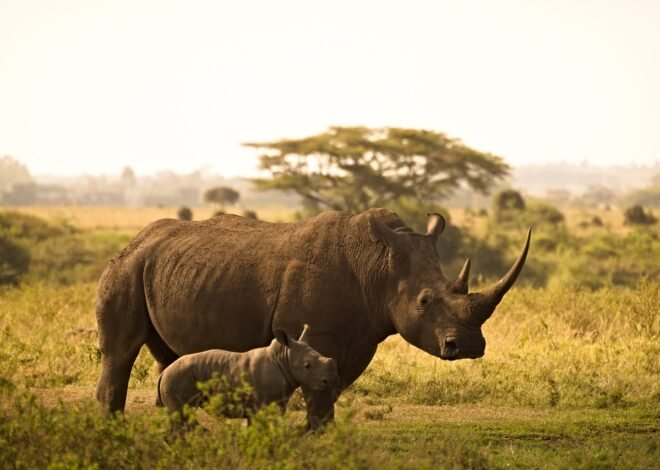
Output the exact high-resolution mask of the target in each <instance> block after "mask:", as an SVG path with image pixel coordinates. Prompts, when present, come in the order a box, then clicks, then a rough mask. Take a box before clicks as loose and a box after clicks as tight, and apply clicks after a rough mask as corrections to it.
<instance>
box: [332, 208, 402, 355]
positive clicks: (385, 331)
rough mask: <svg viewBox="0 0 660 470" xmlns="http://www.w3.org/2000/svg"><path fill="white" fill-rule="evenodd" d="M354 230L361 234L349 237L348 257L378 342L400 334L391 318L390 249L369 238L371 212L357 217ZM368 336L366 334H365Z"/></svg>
mask: <svg viewBox="0 0 660 470" xmlns="http://www.w3.org/2000/svg"><path fill="white" fill-rule="evenodd" d="M353 223H354V224H355V228H354V230H355V231H357V233H359V234H360V235H359V236H358V237H352V238H350V239H346V240H345V242H344V244H345V246H346V251H347V252H346V256H347V261H348V263H349V265H350V266H351V268H352V270H353V273H354V274H355V276H356V278H357V281H358V283H359V285H360V290H361V291H362V299H363V305H364V308H365V310H366V312H365V313H366V314H367V315H366V318H367V319H368V322H369V329H370V330H371V332H370V333H371V334H369V335H368V336H369V337H371V338H374V339H375V340H376V341H377V342H379V343H380V342H381V341H383V340H384V339H385V338H387V337H388V336H390V335H393V334H396V333H397V331H396V328H395V327H394V324H393V323H392V320H391V315H390V306H389V299H388V298H386V295H385V293H386V292H389V291H391V289H392V287H391V286H390V285H388V284H389V283H390V282H391V279H390V277H389V273H388V264H387V248H386V247H385V246H384V245H382V244H380V243H377V242H374V241H373V240H371V239H370V238H369V235H368V233H369V229H368V223H369V222H368V215H367V213H362V214H359V215H357V216H355V217H354V218H353ZM363 336H364V335H363Z"/></svg>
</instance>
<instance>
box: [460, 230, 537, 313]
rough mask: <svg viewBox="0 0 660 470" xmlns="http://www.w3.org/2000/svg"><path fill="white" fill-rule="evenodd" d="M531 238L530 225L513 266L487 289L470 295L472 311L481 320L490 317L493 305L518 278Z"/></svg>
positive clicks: (495, 304)
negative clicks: (523, 244)
mask: <svg viewBox="0 0 660 470" xmlns="http://www.w3.org/2000/svg"><path fill="white" fill-rule="evenodd" d="M531 238H532V227H530V228H529V230H528V231H527V239H526V240H525V246H524V247H523V249H522V252H521V253H520V255H519V256H518V259H517V260H516V262H515V263H513V266H511V268H509V271H508V272H507V273H506V274H505V275H504V276H503V277H502V279H500V280H499V281H498V282H497V283H496V284H495V285H493V286H491V287H489V288H488V289H486V290H484V291H482V292H480V293H478V294H474V296H473V297H472V295H471V297H472V298H473V303H472V311H473V313H474V315H475V316H477V317H479V320H481V321H482V322H484V321H486V320H487V319H488V317H490V315H491V314H492V313H493V311H494V310H495V307H497V304H499V303H500V301H501V300H502V297H504V294H506V293H507V292H508V291H509V289H511V287H512V286H513V284H514V282H516V279H518V275H519V274H520V271H522V268H523V266H524V265H525V260H526V259H527V252H528V251H529V242H530V240H531Z"/></svg>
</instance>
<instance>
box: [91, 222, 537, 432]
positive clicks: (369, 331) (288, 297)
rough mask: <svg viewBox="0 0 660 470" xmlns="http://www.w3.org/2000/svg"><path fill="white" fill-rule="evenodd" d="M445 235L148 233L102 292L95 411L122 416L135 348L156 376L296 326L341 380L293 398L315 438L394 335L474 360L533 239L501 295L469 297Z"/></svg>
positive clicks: (374, 231)
mask: <svg viewBox="0 0 660 470" xmlns="http://www.w3.org/2000/svg"><path fill="white" fill-rule="evenodd" d="M444 225H445V221H444V219H443V218H442V217H441V216H440V215H438V214H429V219H428V228H427V233H426V234H424V235H422V234H417V233H413V232H412V230H410V229H409V228H408V227H406V225H405V224H404V223H403V222H402V221H401V219H400V218H399V217H398V216H397V215H396V214H394V213H392V212H389V211H386V210H383V209H370V210H368V211H366V212H363V213H361V214H357V215H352V214H349V213H344V212H325V213H322V214H320V215H318V216H316V217H314V218H311V219H309V220H306V221H301V222H297V223H288V224H283V223H280V224H273V223H268V222H264V221H259V220H254V219H247V218H243V217H239V216H234V215H222V216H218V217H213V218H212V219H209V220H204V221H195V222H190V221H180V220H172V219H165V220H159V221H156V222H154V223H152V224H151V225H149V226H147V227H146V228H145V229H144V230H142V231H141V232H140V233H139V234H138V235H137V236H136V237H135V239H134V240H133V241H131V243H129V245H128V246H127V247H126V248H124V250H123V251H122V252H121V253H120V254H119V255H117V257H116V258H115V259H114V260H112V261H111V262H110V265H109V266H108V267H107V268H106V270H105V272H104V273H103V275H102V277H101V280H100V281H99V286H98V290H97V303H96V308H97V312H96V313H97V321H98V326H99V342H100V349H101V353H102V360H101V376H100V379H99V382H98V386H97V391H96V394H97V398H98V400H99V402H100V403H101V404H102V406H103V407H104V408H105V409H106V410H108V411H111V412H114V411H119V410H123V409H124V405H125V401H126V390H127V386H128V379H129V376H130V373H131V369H132V367H133V363H134V361H135V358H136V357H137V354H138V352H139V351H140V348H141V347H142V346H143V345H144V344H146V345H147V347H148V348H149V350H150V351H151V353H152V354H153V356H154V357H155V359H156V361H157V362H158V363H159V365H160V368H161V370H162V369H164V368H165V367H166V366H167V365H169V364H171V363H172V362H173V361H175V360H176V359H177V358H178V357H180V356H182V355H184V354H190V353H195V352H199V351H205V350H207V349H226V350H229V351H237V352H241V351H247V350H249V349H253V348H258V347H262V346H265V345H267V344H269V343H270V341H271V339H272V338H273V331H274V330H275V329H277V328H281V329H284V330H285V331H291V332H294V331H300V330H301V329H302V326H303V324H305V323H309V324H313V325H314V331H313V332H312V333H311V334H310V336H309V338H308V344H309V345H310V346H311V347H313V348H314V349H315V350H317V351H319V352H320V353H321V354H322V355H323V356H326V357H331V358H333V359H335V361H336V362H337V368H338V372H339V378H340V381H339V384H338V386H337V387H336V388H334V389H332V390H326V391H318V390H313V389H311V388H309V387H305V386H303V387H302V391H303V395H304V397H305V403H306V406H307V418H308V423H309V425H310V426H311V427H312V428H316V427H318V426H319V425H321V424H323V423H324V422H326V421H328V420H331V419H332V418H333V414H334V401H335V400H336V398H337V396H338V394H339V393H340V392H341V391H342V390H343V389H345V388H346V387H347V386H348V385H350V384H351V383H352V382H353V381H354V380H355V379H357V377H358V376H359V375H360V374H361V373H362V372H363V371H364V369H365V368H366V367H367V365H368V364H369V362H370V361H371V359H372V357H373V355H374V353H375V352H376V347H377V345H378V343H380V342H381V341H383V340H384V339H385V338H386V337H388V336H390V335H392V334H396V333H399V334H401V336H403V337H404V338H405V339H406V340H407V341H408V342H410V343H411V344H413V345H415V346H417V347H419V348H421V349H423V350H424V351H426V352H428V353H430V354H432V355H434V356H438V357H440V358H442V359H446V360H453V359H461V358H477V357H481V356H482V355H483V354H484V349H485V340H484V337H483V335H482V334H481V325H482V324H483V323H484V322H485V321H486V320H487V319H488V317H490V315H491V314H492V313H493V311H494V309H495V307H496V306H497V304H498V303H499V302H500V300H501V299H502V297H503V295H504V294H505V293H506V292H507V291H508V289H509V288H511V286H512V285H513V283H514V282H515V280H516V278H517V276H518V274H519V273H520V270H521V269H522V267H523V264H524V262H525V258H526V256H527V250H528V248H529V238H530V234H529V233H528V235H527V240H526V243H525V246H524V248H523V251H522V253H521V254H520V256H519V257H518V259H517V261H516V262H515V263H514V264H513V266H512V267H511V269H510V270H509V271H508V272H507V273H506V274H505V276H504V277H503V278H502V279H501V280H500V281H499V282H498V283H497V284H495V285H493V286H492V287H490V288H488V289H486V290H484V291H482V292H480V293H468V275H469V267H470V263H469V260H468V261H467V262H466V263H465V266H464V267H463V269H462V271H461V273H460V274H459V275H458V277H457V278H456V279H455V280H449V279H448V278H447V277H446V275H445V273H444V272H443V270H442V268H441V266H440V260H439V257H438V252H437V249H436V241H437V237H438V235H439V234H440V233H441V232H442V229H443V228H444Z"/></svg>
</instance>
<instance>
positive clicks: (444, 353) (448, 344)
mask: <svg viewBox="0 0 660 470" xmlns="http://www.w3.org/2000/svg"><path fill="white" fill-rule="evenodd" d="M440 359H444V360H445V361H454V360H456V359H459V350H458V346H456V338H455V337H453V336H446V337H445V339H444V340H443V341H442V343H441V345H440Z"/></svg>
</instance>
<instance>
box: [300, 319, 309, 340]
mask: <svg viewBox="0 0 660 470" xmlns="http://www.w3.org/2000/svg"><path fill="white" fill-rule="evenodd" d="M308 333H309V325H308V324H307V323H305V324H304V325H303V330H302V333H300V338H298V342H299V343H301V342H303V343H304V342H305V341H306V340H307V334H308Z"/></svg>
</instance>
